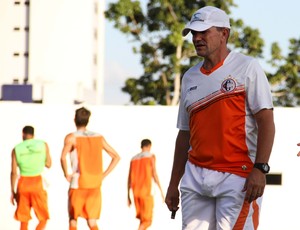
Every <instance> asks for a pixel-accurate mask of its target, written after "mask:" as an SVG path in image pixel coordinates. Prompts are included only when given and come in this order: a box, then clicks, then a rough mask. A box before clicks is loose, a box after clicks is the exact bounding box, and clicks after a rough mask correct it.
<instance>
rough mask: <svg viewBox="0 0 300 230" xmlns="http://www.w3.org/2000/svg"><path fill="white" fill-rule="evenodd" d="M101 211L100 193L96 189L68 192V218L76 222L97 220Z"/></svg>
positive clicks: (98, 189)
mask: <svg viewBox="0 0 300 230" xmlns="http://www.w3.org/2000/svg"><path fill="white" fill-rule="evenodd" d="M100 211H101V191H100V188H96V189H70V190H69V218H70V220H71V219H73V220H77V218H78V217H82V218H84V219H99V218H100Z"/></svg>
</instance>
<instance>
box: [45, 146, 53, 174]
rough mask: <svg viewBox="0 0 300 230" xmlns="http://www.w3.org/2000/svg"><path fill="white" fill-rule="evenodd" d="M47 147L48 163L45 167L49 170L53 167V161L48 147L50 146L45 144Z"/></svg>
mask: <svg viewBox="0 0 300 230" xmlns="http://www.w3.org/2000/svg"><path fill="white" fill-rule="evenodd" d="M45 146H46V162H45V166H46V167H47V168H50V167H51V165H52V159H51V156H50V150H49V146H48V144H47V143H46V142H45Z"/></svg>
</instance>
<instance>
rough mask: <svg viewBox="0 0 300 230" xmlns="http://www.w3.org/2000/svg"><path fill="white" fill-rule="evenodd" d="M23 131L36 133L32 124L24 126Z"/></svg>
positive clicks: (31, 133)
mask: <svg viewBox="0 0 300 230" xmlns="http://www.w3.org/2000/svg"><path fill="white" fill-rule="evenodd" d="M22 132H23V133H24V134H30V135H34V128H33V127H32V126H30V125H26V126H25V127H24V128H23V130H22Z"/></svg>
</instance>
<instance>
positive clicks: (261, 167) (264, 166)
mask: <svg viewBox="0 0 300 230" xmlns="http://www.w3.org/2000/svg"><path fill="white" fill-rule="evenodd" d="M253 167H254V168H257V169H259V170H260V171H262V172H263V173H265V174H267V173H268V172H269V171H270V166H269V165H268V163H255V164H254V166H253Z"/></svg>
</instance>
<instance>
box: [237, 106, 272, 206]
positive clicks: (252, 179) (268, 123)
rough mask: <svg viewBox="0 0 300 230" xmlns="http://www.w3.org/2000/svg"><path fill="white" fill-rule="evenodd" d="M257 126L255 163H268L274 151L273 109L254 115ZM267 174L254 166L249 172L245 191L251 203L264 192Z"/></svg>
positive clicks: (246, 197)
mask: <svg viewBox="0 0 300 230" xmlns="http://www.w3.org/2000/svg"><path fill="white" fill-rule="evenodd" d="M254 117H255V120H256V123H257V127H258V134H257V152H256V159H255V163H268V162H269V159H270V155H271V152H272V147H273V142H274V137H275V124H274V118H273V110H272V109H263V110H260V111H259V112H258V113H256V114H255V115H254ZM265 186H266V176H265V174H264V173H262V172H261V171H260V170H259V169H257V168H253V170H252V171H251V173H250V174H249V176H248V178H247V180H246V183H245V186H244V189H243V191H246V196H245V200H246V201H248V202H249V203H250V202H252V201H253V200H255V199H256V198H258V197H260V196H262V195H263V193H264V189H265Z"/></svg>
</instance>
